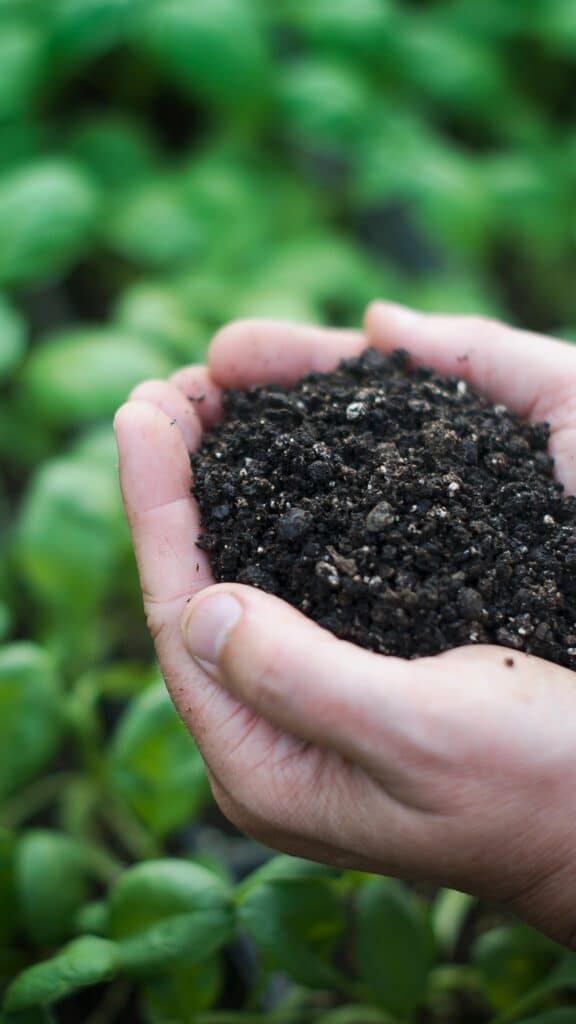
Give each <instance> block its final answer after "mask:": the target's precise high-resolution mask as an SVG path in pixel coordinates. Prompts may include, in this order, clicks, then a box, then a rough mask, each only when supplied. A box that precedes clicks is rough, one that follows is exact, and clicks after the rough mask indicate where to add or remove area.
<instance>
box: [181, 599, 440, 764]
mask: <svg viewBox="0 0 576 1024" xmlns="http://www.w3.org/2000/svg"><path fill="white" fill-rule="evenodd" d="M182 630H183V636H184V642H185V644H186V647H187V649H188V651H189V653H190V654H191V655H192V656H193V658H194V659H195V660H196V661H197V662H199V664H200V665H201V666H202V667H203V668H204V669H205V670H207V671H209V672H210V674H211V675H212V676H213V677H215V678H216V679H217V680H218V681H219V682H220V684H221V685H222V686H223V687H224V688H225V689H226V690H228V691H229V692H230V693H232V694H233V695H234V696H235V697H236V698H237V699H239V700H240V701H241V702H242V703H244V704H246V705H248V706H249V707H251V708H252V709H253V710H254V711H256V712H257V714H259V715H260V716H261V717H263V718H265V719H267V720H268V721H269V722H271V723H272V724H274V725H276V726H278V727H279V728H281V729H282V730H284V731H286V732H289V733H291V734H293V735H295V736H298V737H300V738H302V739H304V740H307V741H310V742H312V743H315V744H317V745H319V746H323V747H328V748H330V749H333V750H336V751H338V752H339V753H340V754H342V755H343V756H344V757H346V758H349V759H352V760H354V761H356V762H358V763H359V764H361V765H362V766H363V767H364V768H366V770H367V771H374V770H376V769H378V770H379V771H381V770H382V767H383V760H384V761H389V763H390V765H391V766H393V767H394V771H395V770H396V769H399V768H400V764H401V762H402V760H404V758H405V757H406V755H408V753H409V747H410V745H411V743H412V742H415V741H416V742H417V739H416V738H417V737H418V734H419V733H420V732H421V729H422V724H421V722H420V719H421V715H422V711H421V708H422V706H423V703H424V702H423V701H422V700H421V692H422V687H421V683H422V682H424V683H426V689H427V690H428V693H429V687H430V680H431V676H432V675H433V674H434V672H435V669H434V667H433V664H432V663H431V662H429V661H428V659H421V660H420V661H419V662H418V663H416V662H406V661H402V660H401V659H399V658H388V657H383V656H382V655H377V654H372V653H370V652H368V651H365V650H363V649H361V648H358V647H356V646H355V645H353V644H351V643H347V642H345V641H343V640H338V639H337V638H336V637H334V636H333V635H332V634H331V633H329V632H328V631H327V630H325V629H322V628H321V627H320V626H318V625H316V624H315V623H313V622H312V621H311V620H310V619H307V618H306V617H305V616H304V615H302V614H301V613H300V612H298V611H296V610H295V609H294V608H292V607H291V606H290V605H288V604H286V603H285V602H284V601H280V600H279V599H278V598H276V597H272V596H271V595H269V594H265V593H262V592H261V591H258V590H255V589H254V588H252V587H244V586H240V585H231V584H220V585H217V586H214V587H209V588H208V589H206V590H204V591H202V593H201V594H199V595H197V596H196V597H195V598H193V600H192V601H191V602H190V603H189V604H188V606H187V607H186V610H185V612H184V616H183V620H182ZM425 664H426V665H427V666H428V667H427V669H425V668H424V666H425ZM419 694H420V696H419ZM429 699H430V698H429V696H428V703H429ZM400 748H401V751H402V756H400ZM384 751H385V753H384Z"/></svg>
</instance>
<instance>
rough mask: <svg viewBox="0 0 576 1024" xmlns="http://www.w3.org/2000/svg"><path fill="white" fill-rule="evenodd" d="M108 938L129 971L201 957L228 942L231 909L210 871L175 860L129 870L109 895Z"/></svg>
mask: <svg viewBox="0 0 576 1024" xmlns="http://www.w3.org/2000/svg"><path fill="white" fill-rule="evenodd" d="M109 907H110V934H111V935H112V936H113V937H114V938H116V939H118V940H119V941H120V943H121V946H122V958H123V962H124V964H125V965H126V967H127V968H129V969H130V970H132V971H136V972H138V971H147V970H150V969H155V970H158V969H161V968H163V967H165V966H166V965H167V964H170V963H181V962H182V961H185V962H186V963H188V964H192V963H197V962H200V961H202V960H205V959H207V958H208V957H209V956H210V955H211V954H212V953H214V952H215V951H216V950H217V949H219V948H220V947H221V946H222V945H223V944H224V943H225V942H227V941H228V940H229V938H230V937H231V935H232V933H233V930H234V909H233V904H232V900H231V894H230V890H229V888H228V886H227V885H226V884H225V883H224V882H223V881H222V880H221V879H219V878H217V877H216V875H214V874H213V873H212V872H211V871H207V870H206V869H205V868H202V867H199V866H198V865H197V864H192V863H187V862H186V861H178V860H157V861H146V862H145V863H142V864H138V865H136V866H135V867H133V868H129V869H128V871H126V872H125V873H124V874H123V875H122V877H121V878H120V879H119V880H118V882H117V883H116V885H115V886H114V887H113V889H112V891H111V893H110V897H109Z"/></svg>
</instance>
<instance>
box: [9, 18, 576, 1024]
mask: <svg viewBox="0 0 576 1024" xmlns="http://www.w3.org/2000/svg"><path fill="white" fill-rule="evenodd" d="M0 66H1V68H2V74H1V76H0V389H1V398H2V401H1V402H0V465H1V467H2V468H1V470H0V645H1V646H0V710H1V712H2V713H1V714H0V750H1V751H2V758H1V762H0V800H1V802H2V803H1V807H0V823H1V828H0V984H1V987H2V992H3V994H4V1003H3V1009H2V1010H1V1011H0V1013H1V1016H0V1021H1V1022H2V1024H42V1022H44V1024H46V1022H48V1024H54V1022H63V1024H65V1022H66V1021H70V1020H73V1021H75V1022H84V1021H86V1022H87V1024H108V1022H113V1021H119V1020H126V1019H130V1020H134V1021H145V1022H150V1024H168V1022H173V1024H187V1022H193V1021H197V1022H199V1024H228V1022H238V1024H241V1022H244V1024H249V1022H251V1021H261V1022H268V1024H280V1022H289V1021H294V1022H296V1021H306V1022H308V1021H312V1022H318V1024H363V1022H366V1024H394V1022H396V1024H407V1022H412V1024H416V1022H421V1021H424V1020H426V1021H427V1022H433V1024H448V1022H450V1024H452V1022H454V1024H460V1022H466V1024H468V1022H470V1024H472V1022H478V1024H481V1022H489V1021H490V1022H492V1024H505V1022H507V1021H510V1022H512V1021H519V1022H523V1024H564V1022H566V1024H568V1022H569V1021H570V1020H572V1019H576V1007H574V991H575V990H576V966H575V964H574V958H573V955H572V954H570V953H563V952H562V950H560V949H559V948H558V947H556V946H554V945H553V944H552V943H550V942H548V941H547V940H545V939H543V938H542V937H540V936H538V935H536V934H534V933H533V932H531V931H530V930H529V929H528V928H524V927H520V926H518V925H515V924H512V923H510V922H509V921H508V920H507V919H505V918H503V917H502V916H501V915H499V914H498V913H496V912H495V911H490V910H489V909H487V908H485V907H482V906H480V905H478V904H476V903H475V902H473V901H472V900H470V899H469V898H468V897H466V896H463V895H462V894H458V893H453V892H440V893H435V892H427V893H426V894H425V897H424V896H421V895H420V894H418V893H416V892H414V891H413V890H412V889H411V888H410V887H407V886H406V885H404V884H403V883H400V882H393V881H391V880H387V879H375V878H371V877H369V876H365V875H362V874H359V873H355V872H340V873H339V872H335V871H331V870H328V869H325V868H323V867H320V866H318V865H312V864H308V863H305V862H300V861H298V860H291V859H289V858H284V857H280V858H272V859H270V853H269V851H265V850H262V849H261V848H259V847H257V846H256V845H255V844H253V843H251V841H250V840H245V839H242V838H240V837H238V836H237V835H236V834H234V832H233V831H232V830H230V829H228V827H227V826H226V825H225V823H224V822H223V820H222V819H221V817H219V816H218V814H217V812H216V810H215V808H214V806H213V804H212V802H211V798H210V795H209V789H208V784H207V780H206V776H205V772H204V769H203V766H202V762H201V759H200V756H199V753H198V751H197V750H196V748H195V747H194V744H193V743H192V741H191V740H190V739H189V737H188V735H187V733H186V731H185V730H184V727H183V726H182V725H181V724H180V722H179V721H178V719H177V717H176V714H175V712H174V711H173V709H172V706H171V704H170V702H169V699H168V697H167V695H166V693H165V690H164V687H163V684H162V682H161V680H160V679H159V677H158V673H157V670H156V668H155V667H154V664H153V658H152V651H151V645H150V641H149V639H148V636H147V634H146V631H145V628H144V624H143V622H142V615H141V606H140V597H139V592H138V585H137V581H136V575H135V570H134V566H133V559H132V554H131V550H130V545H129V540H128V534H127V530H126V527H125V524H124V520H123V516H122V512H121V507H120V501H119V495H118V489H117V484H116V473H115V453H114V448H113V443H112V436H111V429H110V417H111V414H112V412H113V410H114V408H115V407H116V405H117V404H118V403H119V402H121V401H122V399H123V398H124V397H125V395H126V393H127V392H128V391H129V389H130V388H131V387H132V386H133V385H134V384H136V383H137V382H138V381H139V380H141V379H143V378H145V377H150V376H165V375H166V374H168V373H170V372H171V371H172V370H173V369H175V368H176V367H177V366H179V365H181V364H182V363H183V362H193V361H198V360H201V359H202V358H203V354H204V352H205V348H206V344H207V342H208V340H209V338H210V336H211V334H212V333H213V332H214V331H215V330H216V329H217V328H218V327H219V326H220V325H221V324H222V323H224V322H225V321H227V320H229V319H231V318H234V317H239V316H278V317H282V316H286V317H292V318H295V319H302V320H310V321H317V322H329V323H338V324H352V325H356V324H357V323H358V322H359V319H360V316H361V313H362V310H363V308H364V306H365V304H366V303H367V302H368V301H370V299H372V298H373V297H375V296H377V295H386V296H388V297H391V298H394V299H397V300H399V301H407V302H412V303H414V304H416V305H418V306H420V307H422V308H425V309H429V310H438V309H443V310H453V311H463V312H468V311H475V312H481V313H487V314H494V315H500V316H503V317H504V318H506V319H509V320H513V321H516V322H519V323H521V324H523V325H526V326H529V327H532V328H535V329H541V330H547V331H557V332H561V333H563V334H564V335H565V336H566V337H574V336H576V335H575V333H574V332H575V331H576V305H575V299H574V286H573V281H574V275H575V272H576V254H575V250H574V218H575V215H576V202H575V198H574V189H573V179H574V171H575V168H576V145H575V142H574V132H573V127H574V110H573V105H572V103H571V97H572V84H573V77H574V70H575V67H576V15H575V7H574V3H573V2H572V0H524V2H523V3H522V4H520V3H516V4H514V3H510V2H509V0H483V2H482V3H481V4H475V3H471V2H469V0H431V2H429V3H427V4H421V3H417V2H416V0H411V2H410V0H278V2H275V3H271V2H268V0H217V2H216V0H211V2H210V3H208V2H204V0H0ZM571 1007H573V1008H571Z"/></svg>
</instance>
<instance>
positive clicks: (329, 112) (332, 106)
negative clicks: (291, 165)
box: [276, 57, 373, 155]
mask: <svg viewBox="0 0 576 1024" xmlns="http://www.w3.org/2000/svg"><path fill="white" fill-rule="evenodd" d="M372 102H373V98H372V96H371V94H370V92H369V91H368V88H367V84H366V82H365V81H364V79H363V78H362V76H361V75H360V74H358V73H357V72H356V70H355V69H354V68H353V67H349V66H347V65H346V64H343V63H342V64H341V63H338V62H335V61H330V60H328V59H325V60H323V59H321V58H316V59H315V58H312V57H302V58H300V59H298V60H292V61H290V62H289V63H286V64H285V65H284V66H283V67H281V68H280V71H279V74H278V78H277V83H276V104H277V107H276V109H277V116H278V118H279V124H280V127H281V130H282V132H283V134H284V135H286V136H288V138H290V139H292V140H293V141H295V142H297V143H300V144H301V143H306V144H307V145H310V146H312V147H314V148H317V149H318V150H320V151H321V150H322V149H324V148H325V147H327V148H328V149H329V151H332V152H336V153H341V154H342V155H348V153H349V147H350V146H351V145H352V144H354V143H355V142H356V141H357V140H358V138H359V137H360V136H361V135H362V134H363V132H364V131H365V129H364V125H365V124H366V112H367V110H369V109H370V104H371V103H372Z"/></svg>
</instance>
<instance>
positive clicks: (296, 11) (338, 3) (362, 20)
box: [286, 0, 393, 59]
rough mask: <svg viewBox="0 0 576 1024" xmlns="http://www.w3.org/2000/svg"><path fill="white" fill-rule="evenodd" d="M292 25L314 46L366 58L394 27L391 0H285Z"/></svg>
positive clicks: (372, 54) (373, 52)
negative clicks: (286, 0) (351, 1)
mask: <svg viewBox="0 0 576 1024" xmlns="http://www.w3.org/2000/svg"><path fill="white" fill-rule="evenodd" d="M286 8H287V13H288V16H289V18H290V22H291V24H292V25H293V26H294V27H295V28H297V29H298V30H299V31H300V32H301V33H302V35H303V36H304V37H305V38H306V39H307V40H308V41H309V42H311V43H312V44H313V46H314V49H321V50H327V51H328V52H332V53H337V54H342V55H345V56H357V57H361V58H364V59H366V58H367V57H372V56H376V55H377V54H378V53H379V52H380V50H381V47H382V45H383V42H384V40H385V39H386V36H387V34H388V31H390V29H391V27H392V26H393V22H392V18H391V11H392V5H391V3H390V0H354V3H353V4H351V3H350V0H288V2H287V3H286Z"/></svg>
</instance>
